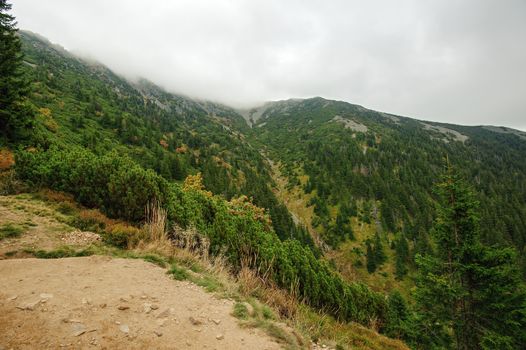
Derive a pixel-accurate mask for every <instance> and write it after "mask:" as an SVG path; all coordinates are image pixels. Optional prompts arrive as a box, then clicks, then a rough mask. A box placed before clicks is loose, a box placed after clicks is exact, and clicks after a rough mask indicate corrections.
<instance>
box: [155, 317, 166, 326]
mask: <svg viewBox="0 0 526 350" xmlns="http://www.w3.org/2000/svg"><path fill="white" fill-rule="evenodd" d="M166 321H167V320H166V319H162V320H157V321H155V323H157V325H158V326H161V327H164V326H165V324H166Z"/></svg>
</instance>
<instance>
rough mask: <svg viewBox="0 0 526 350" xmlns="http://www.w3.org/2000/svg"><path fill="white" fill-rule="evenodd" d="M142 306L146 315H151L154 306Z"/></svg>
mask: <svg viewBox="0 0 526 350" xmlns="http://www.w3.org/2000/svg"><path fill="white" fill-rule="evenodd" d="M142 306H143V310H144V312H145V313H147V314H149V313H150V312H151V311H152V304H150V303H144V304H143V305H142Z"/></svg>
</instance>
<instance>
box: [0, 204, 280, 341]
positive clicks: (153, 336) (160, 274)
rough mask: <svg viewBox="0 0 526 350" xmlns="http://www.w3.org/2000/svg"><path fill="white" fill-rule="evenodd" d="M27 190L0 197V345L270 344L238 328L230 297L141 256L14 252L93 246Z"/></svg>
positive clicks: (85, 234) (86, 235)
mask: <svg viewBox="0 0 526 350" xmlns="http://www.w3.org/2000/svg"><path fill="white" fill-rule="evenodd" d="M67 222H68V217H67V216H66V215H64V214H62V213H60V212H58V211H57V210H56V209H54V207H53V206H50V204H49V203H46V202H43V201H41V200H39V199H36V198H34V197H33V196H32V195H29V194H22V195H17V196H0V227H5V226H6V225H15V226H17V227H19V228H21V229H22V233H21V234H20V235H19V236H18V237H9V238H4V239H0V350H4V349H5V350H7V349H86V348H89V349H91V348H93V349H97V348H100V349H279V348H280V345H279V344H277V343H276V342H275V341H273V340H272V339H271V338H270V337H268V336H267V335H265V334H264V333H263V331H261V330H258V329H253V328H242V327H240V325H239V320H237V319H236V318H234V317H233V316H232V315H231V313H232V310H233V305H234V302H233V301H230V300H225V299H218V298H217V297H215V296H214V295H212V294H209V293H206V292H205V291H204V290H203V289H202V288H200V287H198V286H196V285H195V284H192V283H190V282H188V281H176V280H174V279H173V278H171V277H170V276H169V275H167V274H166V269H163V268H160V267H158V266H156V265H153V264H151V263H148V262H145V261H143V260H135V259H115V258H111V257H107V256H92V257H84V258H65V259H52V260H44V259H34V258H27V259H14V258H26V257H28V256H31V255H30V254H26V253H25V252H24V251H25V250H31V251H36V250H40V249H43V250H53V249H57V248H60V247H63V246H69V247H72V248H75V249H78V248H83V247H86V246H89V245H90V244H91V243H98V242H97V241H98V237H97V236H98V235H96V234H93V233H89V232H79V231H78V230H76V229H75V228H73V227H71V226H69V225H68V224H67Z"/></svg>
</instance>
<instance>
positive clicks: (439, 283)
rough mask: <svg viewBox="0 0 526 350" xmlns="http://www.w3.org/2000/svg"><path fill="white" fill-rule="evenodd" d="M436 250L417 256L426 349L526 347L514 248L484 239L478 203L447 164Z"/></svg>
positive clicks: (435, 228)
mask: <svg viewBox="0 0 526 350" xmlns="http://www.w3.org/2000/svg"><path fill="white" fill-rule="evenodd" d="M437 194H438V195H439V198H440V200H439V205H438V208H437V217H436V220H435V223H434V226H433V230H432V235H433V236H434V238H435V242H436V254H434V255H425V256H421V255H418V256H417V258H416V261H417V265H418V266H419V269H420V275H419V277H418V280H417V290H416V293H415V297H416V301H417V307H418V311H419V314H420V323H419V326H420V327H421V329H420V334H421V335H422V337H421V339H420V340H421V341H422V342H424V343H427V344H425V346H424V347H425V348H455V349H459V350H468V349H524V348H525V345H526V344H525V337H526V336H525V334H524V333H525V332H524V329H525V328H524V327H525V326H526V323H525V322H526V312H525V300H526V294H525V292H524V289H523V288H522V284H521V283H522V282H521V279H520V275H519V272H518V269H517V264H516V259H515V254H514V252H513V251H512V250H511V249H510V248H505V249H501V248H493V247H487V246H484V245H482V244H481V243H480V239H479V225H478V222H479V218H478V215H477V210H478V202H477V201H475V199H474V195H473V193H472V191H471V190H470V188H469V187H468V186H467V185H466V184H465V183H464V182H463V181H462V180H461V179H459V177H458V176H457V175H456V174H455V173H454V172H453V170H452V168H451V166H450V165H449V164H448V166H447V170H446V174H445V175H444V176H443V179H442V182H441V183H440V184H438V186H437Z"/></svg>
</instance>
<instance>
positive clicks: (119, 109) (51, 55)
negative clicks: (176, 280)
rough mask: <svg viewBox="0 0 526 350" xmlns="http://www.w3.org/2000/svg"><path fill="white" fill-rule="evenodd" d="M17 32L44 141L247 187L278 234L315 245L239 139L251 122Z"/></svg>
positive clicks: (243, 190)
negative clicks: (198, 173) (295, 223)
mask: <svg viewBox="0 0 526 350" xmlns="http://www.w3.org/2000/svg"><path fill="white" fill-rule="evenodd" d="M20 36H21V39H22V47H23V50H24V53H25V63H26V65H27V67H28V75H29V76H30V78H31V80H32V81H33V88H34V92H33V94H32V97H31V101H32V102H33V104H34V105H35V106H36V108H37V109H38V118H39V122H38V123H37V130H35V132H34V134H35V135H34V139H35V140H36V141H37V143H39V144H40V145H41V146H42V147H43V148H49V147H52V146H57V147H69V146H72V145H81V146H83V147H86V148H88V149H90V150H92V151H94V152H95V153H96V154H104V153H106V152H108V151H111V150H115V151H117V152H118V153H119V154H121V155H123V154H125V155H128V156H129V157H131V158H133V159H134V160H135V161H137V162H138V163H139V164H141V165H142V166H143V167H145V168H149V169H153V170H155V171H156V172H157V173H159V174H161V175H162V176H163V177H165V178H167V179H170V180H175V181H180V180H183V179H184V178H185V177H186V176H187V175H188V174H193V173H196V172H201V173H202V174H203V179H204V185H205V186H206V187H207V188H208V189H209V190H211V191H213V192H214V193H216V194H222V195H223V196H225V197H226V198H227V199H230V198H231V197H232V196H234V195H240V194H245V195H248V196H250V197H252V198H253V200H254V202H255V203H256V204H257V205H260V206H262V207H264V208H267V209H268V210H269V212H270V215H271V217H272V220H273V226H274V229H275V231H276V232H277V233H278V235H279V236H280V237H281V238H282V239H286V238H290V237H296V238H298V239H300V240H302V241H303V242H305V243H306V244H308V245H310V246H313V243H312V240H311V239H310V236H309V235H308V234H307V233H306V232H305V231H304V230H303V229H302V228H299V227H296V226H295V225H294V223H293V221H292V218H291V216H290V214H289V213H288V211H287V209H286V208H285V207H284V206H283V205H282V204H281V203H280V202H279V201H277V199H276V197H275V196H274V194H273V193H272V191H271V184H272V180H271V178H270V175H269V172H268V166H267V164H266V162H265V161H264V159H263V158H262V157H261V155H260V154H259V152H258V151H257V150H256V149H255V148H253V147H252V146H251V145H250V144H249V143H248V142H247V141H246V140H245V133H246V132H247V131H248V130H249V128H248V126H247V125H246V123H245V122H244V120H243V118H242V117H241V116H240V115H239V114H237V113H236V112H235V111H234V110H233V109H231V108H229V107H226V106H222V105H219V104H216V103H212V102H208V101H196V100H192V99H190V98H187V97H184V96H180V95H174V94H170V93H167V92H166V91H164V90H163V89H162V88H160V87H158V86H156V85H154V84H152V83H151V82H148V81H146V80H144V79H143V80H139V81H137V82H133V83H131V82H129V81H127V80H125V79H124V78H121V77H119V76H118V75H116V74H114V73H113V72H112V71H111V70H109V69H108V68H106V67H105V66H103V65H101V64H99V63H96V62H91V61H86V60H83V59H81V58H78V57H76V56H74V55H71V54H70V53H68V52H67V51H66V50H64V49H63V48H61V47H60V46H57V45H53V44H51V43H50V42H49V41H47V40H46V39H44V38H42V37H40V36H38V35H36V34H34V33H30V32H21V33H20Z"/></svg>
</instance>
